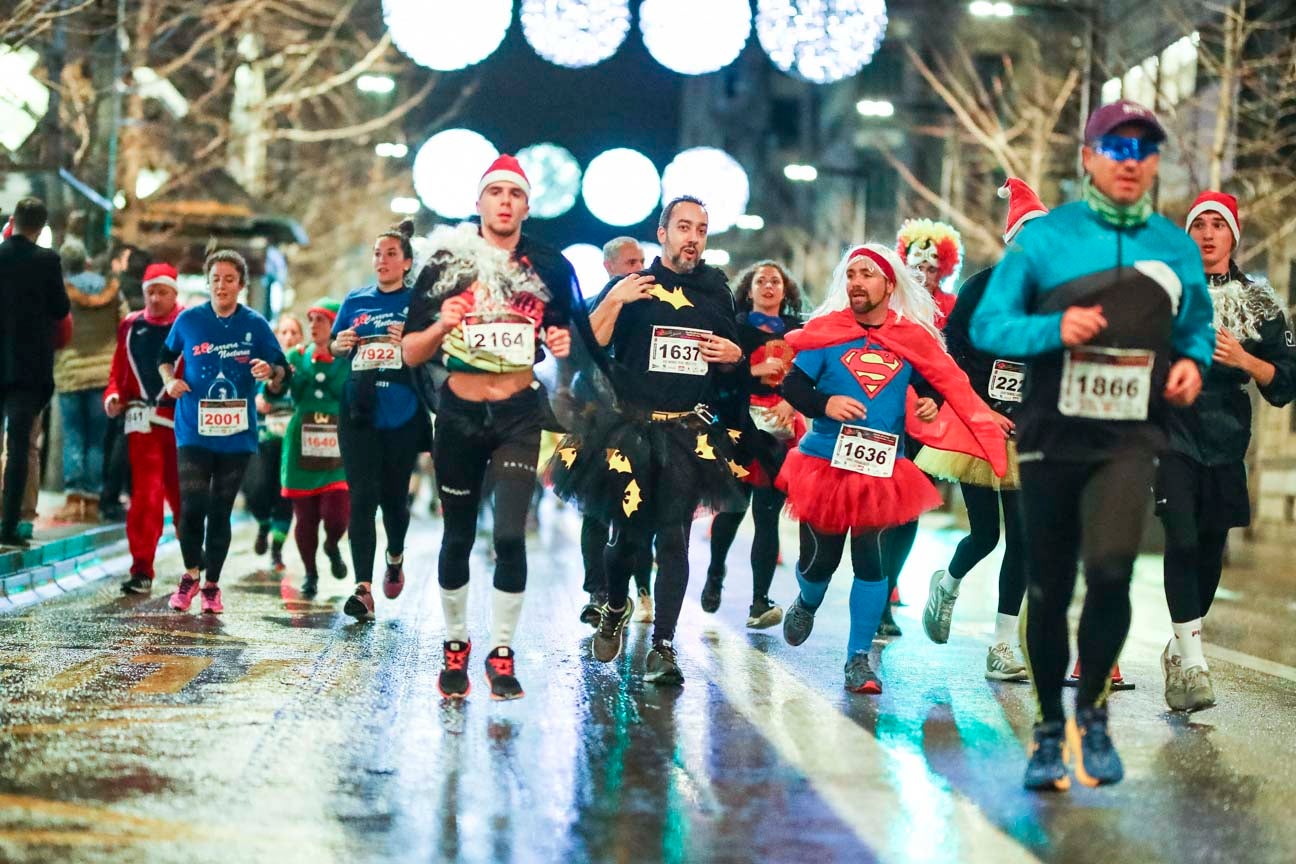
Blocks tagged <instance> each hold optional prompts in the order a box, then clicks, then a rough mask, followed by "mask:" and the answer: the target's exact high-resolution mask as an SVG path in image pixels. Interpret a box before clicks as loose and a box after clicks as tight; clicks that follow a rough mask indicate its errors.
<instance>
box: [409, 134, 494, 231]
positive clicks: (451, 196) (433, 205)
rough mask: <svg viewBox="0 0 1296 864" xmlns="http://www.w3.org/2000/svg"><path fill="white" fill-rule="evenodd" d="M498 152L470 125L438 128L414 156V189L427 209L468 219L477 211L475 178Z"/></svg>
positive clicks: (452, 217) (477, 178) (451, 217)
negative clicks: (458, 127)
mask: <svg viewBox="0 0 1296 864" xmlns="http://www.w3.org/2000/svg"><path fill="white" fill-rule="evenodd" d="M498 155H499V151H497V150H496V149H495V145H493V144H491V143H490V142H489V141H487V140H486V139H485V138H483V137H482V136H481V135H479V134H477V133H476V132H473V131H472V130H471V129H446V130H445V131H443V132H438V133H437V134H435V135H433V136H432V137H431V138H429V139H428V140H427V141H426V142H424V144H423V146H422V147H420V148H419V151H418V153H417V154H416V155H415V156H414V191H415V192H416V193H417V194H418V197H419V199H420V200H422V202H423V204H424V205H425V206H426V207H427V208H428V209H429V210H432V211H434V212H435V213H438V214H439V215H441V216H444V217H445V218H447V219H467V218H468V217H469V216H471V215H473V214H474V213H475V212H477V181H478V180H479V179H480V178H481V176H482V172H484V171H485V170H486V168H487V166H489V165H490V164H491V163H492V162H494V161H495V157H497V156H498Z"/></svg>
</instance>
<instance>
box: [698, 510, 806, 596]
mask: <svg viewBox="0 0 1296 864" xmlns="http://www.w3.org/2000/svg"><path fill="white" fill-rule="evenodd" d="M747 500H748V502H749V503H750V506H751V511H752V522H753V524H754V525H755V528H756V535H755V537H753V538H752V547H751V571H752V600H753V601H755V600H759V599H761V598H762V597H766V596H768V595H769V589H770V583H771V582H773V581H774V568H775V567H776V566H778V555H779V533H778V532H779V514H780V513H781V512H782V511H783V503H784V502H785V501H786V500H787V496H786V495H784V494H783V493H782V492H780V491H779V490H777V489H775V488H773V487H765V486H761V487H755V486H748V487H747ZM746 515H747V509H746V508H743V509H742V510H741V511H739V512H737V513H719V514H716V517H715V519H714V520H713V521H712V523H711V566H710V568H708V570H707V576H708V578H714V579H723V578H724V572H725V559H726V558H728V557H729V548H730V547H731V546H733V542H734V538H735V537H737V536H738V526H740V525H741V524H742V520H743V517H744V516H746Z"/></svg>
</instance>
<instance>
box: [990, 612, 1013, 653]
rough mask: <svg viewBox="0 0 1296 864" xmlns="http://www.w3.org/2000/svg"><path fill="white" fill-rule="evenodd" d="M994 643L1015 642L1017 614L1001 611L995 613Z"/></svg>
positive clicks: (1011, 643) (1010, 643) (1009, 643)
mask: <svg viewBox="0 0 1296 864" xmlns="http://www.w3.org/2000/svg"><path fill="white" fill-rule="evenodd" d="M994 641H995V644H996V645H998V644H999V643H1000V642H1002V643H1004V644H1006V645H1016V644H1017V641H1018V640H1017V616H1016V615H1005V614H1004V613H1002V612H998V613H996V614H995V635H994Z"/></svg>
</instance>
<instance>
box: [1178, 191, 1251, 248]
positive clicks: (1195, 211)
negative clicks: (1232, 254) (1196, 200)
mask: <svg viewBox="0 0 1296 864" xmlns="http://www.w3.org/2000/svg"><path fill="white" fill-rule="evenodd" d="M1203 213H1218V214H1219V215H1220V216H1222V217H1224V223H1225V224H1226V225H1228V227H1229V231H1232V232H1233V248H1234V249H1237V247H1238V245H1239V244H1241V243H1242V229H1241V228H1239V227H1238V223H1237V218H1236V217H1234V215H1233V211H1231V210H1229V208H1228V207H1225V206H1224V205H1223V204H1222V203H1220V202H1219V201H1203V202H1201V203H1200V204H1198V205H1197V206H1196V207H1194V208H1192V209H1191V210H1189V211H1188V219H1187V220H1186V221H1185V222H1184V230H1185V231H1187V230H1188V229H1189V228H1191V227H1192V223H1193V220H1194V219H1196V218H1197V217H1198V216H1200V215H1202V214H1203Z"/></svg>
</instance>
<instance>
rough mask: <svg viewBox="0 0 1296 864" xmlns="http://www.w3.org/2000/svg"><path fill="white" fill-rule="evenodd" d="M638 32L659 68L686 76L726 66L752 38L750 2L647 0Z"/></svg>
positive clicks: (728, 0) (640, 18)
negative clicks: (662, 67) (640, 33)
mask: <svg viewBox="0 0 1296 864" xmlns="http://www.w3.org/2000/svg"><path fill="white" fill-rule="evenodd" d="M639 29H640V30H641V31H642V32H643V40H644V46H645V47H647V49H648V53H649V54H651V55H652V56H653V59H654V60H656V61H657V62H658V63H660V64H662V65H663V66H665V67H666V68H667V69H671V70H673V71H675V72H679V73H680V74H682V75H704V74H706V73H708V72H716V71H718V70H720V69H723V68H724V67H726V66H728V65H729V64H730V63H732V62H733V61H734V60H735V59H737V57H738V55H739V54H740V53H741V52H742V49H743V46H744V45H746V44H747V39H748V37H749V36H751V7H750V6H749V5H748V3H747V0H643V5H641V6H640V7H639Z"/></svg>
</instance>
